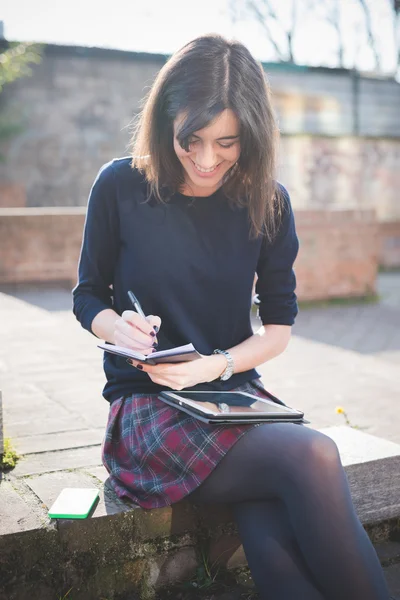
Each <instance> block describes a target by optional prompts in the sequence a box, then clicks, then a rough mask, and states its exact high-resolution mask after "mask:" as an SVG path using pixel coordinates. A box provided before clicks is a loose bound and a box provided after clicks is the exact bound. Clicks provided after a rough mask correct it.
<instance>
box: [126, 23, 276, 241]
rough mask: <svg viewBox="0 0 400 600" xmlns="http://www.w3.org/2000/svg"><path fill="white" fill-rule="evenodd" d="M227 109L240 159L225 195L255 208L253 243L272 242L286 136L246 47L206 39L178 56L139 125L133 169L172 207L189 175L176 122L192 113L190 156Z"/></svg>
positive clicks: (186, 132)
mask: <svg viewBox="0 0 400 600" xmlns="http://www.w3.org/2000/svg"><path fill="white" fill-rule="evenodd" d="M225 109H231V110H232V111H233V112H234V114H235V115H236V117H237V119H238V121H239V126H240V129H239V132H240V133H239V135H240V156H239V159H238V161H237V163H236V164H235V165H234V166H233V167H232V168H231V169H230V171H228V173H227V174H226V176H225V179H224V181H223V184H222V188H223V192H224V194H225V195H226V197H227V198H228V199H229V201H231V202H232V203H234V204H236V205H238V206H246V207H247V209H248V214H249V220H250V235H251V237H252V238H255V237H258V236H260V235H262V234H265V235H267V237H268V239H270V240H272V239H273V237H274V235H275V233H276V230H277V228H278V226H279V220H280V216H281V213H282V206H283V200H282V195H281V193H280V191H279V187H278V185H277V182H276V176H275V170H276V154H277V144H278V140H279V130H278V127H277V123H276V120H275V116H274V112H273V109H272V106H271V94H270V89H269V85H268V83H267V80H266V76H265V73H264V70H263V68H262V66H261V64H260V63H259V62H257V61H256V60H255V59H254V58H253V56H252V55H251V53H250V52H249V50H248V49H247V48H246V47H245V46H244V45H243V44H241V43H240V42H237V41H229V40H226V39H225V38H224V37H222V36H220V35H214V34H211V35H204V36H201V37H198V38H196V39H194V40H192V41H191V42H189V43H188V44H186V45H185V46H183V48H181V49H180V50H178V51H177V52H175V54H173V55H172V57H171V58H170V59H169V60H168V61H167V62H166V64H165V65H164V66H163V67H162V69H161V70H160V71H159V73H158V75H157V77H156V79H155V81H154V84H153V85H152V87H151V89H150V92H149V93H148V95H147V97H146V98H145V100H144V103H143V108H142V111H141V113H140V115H139V116H138V119H137V121H136V124H135V125H134V131H133V138H132V143H131V148H132V150H131V152H132V166H133V167H134V168H135V167H136V168H137V169H139V170H140V171H141V172H143V173H144V174H145V176H146V179H147V181H148V184H149V186H150V189H149V191H150V195H154V196H155V197H156V198H157V199H158V200H159V201H160V202H168V197H169V196H170V195H171V194H173V193H175V192H178V191H180V190H181V189H182V185H183V183H184V175H185V173H184V169H183V167H182V165H181V163H180V162H179V160H178V158H177V156H176V154H175V151H174V147H173V137H174V131H173V124H174V121H175V119H176V118H177V116H178V115H184V119H183V121H182V122H181V124H180V127H179V131H178V133H177V139H178V142H179V144H180V145H181V146H182V148H184V149H185V150H186V151H188V149H189V139H190V137H191V135H192V134H193V133H194V132H195V131H198V130H200V129H203V128H204V127H207V125H209V124H210V123H211V122H212V121H213V120H214V119H215V118H216V117H217V115H219V114H220V113H221V112H222V111H223V110H225Z"/></svg>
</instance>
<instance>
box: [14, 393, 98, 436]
mask: <svg viewBox="0 0 400 600" xmlns="http://www.w3.org/2000/svg"><path fill="white" fill-rule="evenodd" d="M3 404H5V402H3ZM4 412H5V415H6V416H5V419H4V427H5V430H6V433H7V435H8V436H10V437H11V438H13V439H14V438H18V437H24V436H29V435H32V434H35V435H36V434H39V435H40V434H46V433H58V432H59V431H74V430H76V429H77V428H82V426H85V425H88V424H86V423H85V422H84V421H83V422H82V419H81V418H80V416H79V415H78V414H76V415H68V417H57V411H54V413H53V414H54V416H52V417H47V418H46V417H44V416H42V414H41V413H40V412H38V413H37V415H36V417H35V418H34V420H33V421H32V420H27V421H19V422H17V423H13V422H12V421H11V420H8V419H7V407H6V406H5V407H4ZM93 425H94V427H96V425H95V424H93Z"/></svg>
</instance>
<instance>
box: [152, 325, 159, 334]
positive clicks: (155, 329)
mask: <svg viewBox="0 0 400 600" xmlns="http://www.w3.org/2000/svg"><path fill="white" fill-rule="evenodd" d="M153 329H154V331H155V332H156V333H158V332H159V331H160V328H159V327H157V325H154V327H153Z"/></svg>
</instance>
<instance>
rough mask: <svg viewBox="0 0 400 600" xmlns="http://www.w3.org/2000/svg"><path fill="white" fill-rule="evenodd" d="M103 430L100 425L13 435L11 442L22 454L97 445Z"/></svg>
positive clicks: (101, 437)
mask: <svg viewBox="0 0 400 600" xmlns="http://www.w3.org/2000/svg"><path fill="white" fill-rule="evenodd" d="M78 426H79V424H78ZM104 431H105V429H104V427H100V428H98V429H81V430H75V429H74V430H72V431H60V432H57V433H48V434H43V435H30V436H25V437H13V444H14V446H15V449H16V450H17V452H19V453H20V454H24V455H26V454H34V453H36V452H48V451H51V450H66V449H68V448H80V447H82V446H92V445H99V444H101V442H102V440H103V437H104Z"/></svg>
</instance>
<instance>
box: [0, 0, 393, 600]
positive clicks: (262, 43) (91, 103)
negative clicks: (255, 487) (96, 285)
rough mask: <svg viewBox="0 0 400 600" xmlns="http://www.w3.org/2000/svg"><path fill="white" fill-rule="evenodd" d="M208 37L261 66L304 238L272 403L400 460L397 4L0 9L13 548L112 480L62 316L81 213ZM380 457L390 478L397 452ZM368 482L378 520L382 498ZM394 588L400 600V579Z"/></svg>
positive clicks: (255, 2) (267, 380)
mask: <svg viewBox="0 0 400 600" xmlns="http://www.w3.org/2000/svg"><path fill="white" fill-rule="evenodd" d="M211 32H217V33H221V34H223V35H225V36H227V37H229V38H236V39H239V40H240V41H242V42H243V43H245V44H246V45H247V46H248V48H249V49H250V51H251V52H252V53H253V55H254V56H255V57H256V58H257V59H259V60H260V61H261V62H262V64H263V68H264V70H265V73H266V76H267V78H268V80H269V82H270V85H271V89H272V95H273V104H274V108H275V111H276V115H277V118H278V121H279V127H280V131H281V142H280V148H279V171H278V179H279V180H280V181H281V182H282V183H283V184H284V185H285V187H286V188H287V189H288V191H289V193H290V195H291V199H292V204H293V207H294V212H295V219H296V227H297V232H298V236H299V240H300V251H299V255H298V258H297V260H296V263H295V272H296V277H297V294H298V298H299V301H300V311H299V315H298V317H297V319H296V323H295V326H294V327H293V336H292V339H291V342H290V344H289V347H288V349H287V350H286V351H285V352H284V353H283V354H282V355H281V356H279V357H277V358H276V359H274V360H273V361H269V362H267V363H265V364H263V365H261V366H260V368H259V373H260V375H261V376H262V379H263V382H264V385H265V386H266V388H267V389H268V390H269V391H270V392H271V393H273V394H274V395H276V396H277V397H279V398H281V399H282V400H283V401H284V402H285V403H286V404H288V405H289V406H293V407H294V408H298V409H300V410H303V411H304V412H305V416H306V418H307V419H308V420H309V421H310V426H311V427H312V428H315V429H321V428H328V430H327V431H328V435H329V428H332V426H337V425H342V424H343V425H346V426H347V425H350V426H352V427H355V428H358V429H359V430H360V431H361V432H366V433H369V434H372V435H375V436H378V437H380V438H383V439H384V440H390V441H391V442H395V443H396V444H399V443H400V427H399V418H398V417H396V415H398V414H399V411H398V404H399V397H400V393H399V365H400V197H399V190H400V0H201V1H200V2H193V1H188V0H146V2H143V1H139V0H112V2H111V1H106V0H68V1H66V0H64V1H62V0H0V471H1V460H2V459H1V456H2V454H4V456H7V455H9V456H10V457H12V462H13V463H14V464H15V462H16V453H18V454H20V455H23V459H22V460H21V461H20V462H19V463H18V465H17V466H16V469H15V470H14V471H13V474H12V476H13V477H14V483H15V482H17V484H18V485H15V490H17V491H18V490H19V489H20V490H25V492H26V490H27V489H28V486H31V487H30V489H32V490H33V491H34V493H35V498H34V502H33V501H32V502H31V500H32V497H31V496H29V495H26V498H30V500H29V502H30V504H29V506H28V507H25V508H24V510H23V511H22V509H21V508H18V506H25V502H26V500H21V498H20V497H19V495H18V494H17V492H16V491H13V492H12V495H7V494H11V492H8V491H7V489H8V488H6V486H5V485H3V484H4V481H3V483H2V486H1V487H0V492H2V493H3V496H2V498H0V524H1V523H5V524H7V523H11V526H12V527H15V531H20V530H23V529H26V528H29V527H31V523H32V521H31V520H30V519H31V515H32V507H33V506H34V503H35V502H37V501H38V499H39V498H40V499H41V501H43V502H44V503H45V504H47V505H49V497H48V496H46V494H48V493H50V492H48V491H47V490H48V489H49V490H52V493H53V492H54V493H55V492H56V491H57V490H59V488H60V486H61V488H62V487H64V485H72V487H74V486H75V487H76V486H77V485H78V484H81V483H82V481H83V482H84V485H85V486H86V484H87V482H88V481H89V480H88V479H87V477H88V476H89V475H88V474H90V475H91V476H92V475H93V476H94V477H96V478H98V480H101V481H104V479H105V478H106V477H107V475H106V473H105V470H104V469H103V467H101V442H102V439H103V436H104V428H105V424H106V420H107V416H108V409H109V406H108V403H107V402H105V401H104V400H102V397H101V391H102V388H103V385H104V374H103V372H102V352H100V350H99V349H98V348H97V339H96V338H95V337H94V336H91V335H89V334H88V332H86V331H84V330H83V329H82V328H81V327H80V325H79V324H78V323H77V322H76V320H75V317H74V316H73V314H72V311H71V288H72V287H73V286H74V285H75V283H76V277H77V264H78V257H79V251H80V247H81V240H82V232H83V226H84V220H85V213H86V205H87V198H88V194H89V190H90V188H91V185H92V183H93V181H94V179H95V177H96V174H97V173H98V171H99V169H100V167H101V166H102V165H103V164H104V163H106V162H108V161H110V160H111V159H112V158H114V157H121V156H125V155H127V153H128V150H127V148H128V144H129V139H130V131H131V123H132V120H133V119H134V117H135V115H137V114H138V111H139V110H140V106H141V102H142V100H143V98H144V96H145V94H146V92H147V91H148V90H149V88H150V86H151V84H152V82H153V81H154V78H155V76H156V74H157V72H158V71H159V69H160V68H161V67H162V65H163V64H164V63H165V61H166V60H167V59H168V57H169V56H170V55H171V53H173V52H174V51H175V50H177V49H179V48H180V47H181V46H182V45H183V44H185V43H186V42H188V41H189V40H191V39H192V38H194V37H196V36H198V35H201V34H204V33H211ZM104 244H105V245H106V244H107V240H104ZM227 302H229V298H227ZM255 310H256V309H255V307H253V313H252V319H253V325H254V329H256V328H258V327H259V321H258V319H257V317H256V312H255ZM188 341H190V340H188ZM2 398H3V401H4V425H5V435H6V439H5V444H3V439H2V400H1V399H2ZM343 419H345V420H343ZM343 429H345V430H346V431H345V434H346V438H344V439H349V440H350V441H349V442H348V450H347V451H348V452H349V456H350V455H351V457H353V456H354V457H356V458H355V459H354V460H356V462H357V463H361V462H364V461H367V460H368V457H369V456H371V457H372V456H374V457H375V454H373V453H374V452H375V450H374V448H375V445H374V442H373V439H372V438H370V437H369V438H365V440H364V441H363V440H362V439H361V437H359V438H358V439H360V440H361V441H360V442H359V443H360V445H359V446H358V445H357V444H358V442H357V444H356V445H355V446H354V445H353V440H354V439H356V440H357V436H356V435H355V436H352V437H351V438H347V433H349V430H348V429H347V428H343ZM355 433H356V432H354V434H355ZM357 433H358V432H357ZM384 440H380V442H379V444H380V443H381V442H383V441H384ZM377 447H379V448H381V447H382V448H386V446H382V445H378V446H377ZM3 448H4V451H3ZM7 448H8V450H7ZM10 448H11V450H10ZM14 448H15V451H14ZM350 448H351V450H350ZM385 452H386V450H385ZM387 452H388V454H384V452H383V450H382V453H381V450H379V459H381V458H382V457H383V456H389V457H390V460H391V459H393V462H390V465H395V464H397V463H395V462H394V460H395V459H396V460H397V458H396V456H395V455H397V454H399V452H400V450H399V446H395V445H393V446H390V448H389V449H388V450H387ZM376 456H378V454H377V455H376ZM352 460H353V458H352ZM8 464H11V461H10V462H9V463H8ZM370 464H372V463H370ZM354 466H356V467H361V464H356V465H354ZM364 466H365V467H366V469H367V470H368V469H369V470H370V473H371V478H374V479H375V478H377V480H379V481H382V482H385V483H379V485H381V486H383V487H382V489H380V490H379V492H380V499H379V501H378V502H377V504H378V508H377V510H382V513H380V514H382V515H383V514H385V515H389V514H390V515H391V516H392V517H393V516H396V518H397V517H398V509H397V507H398V489H397V487H396V485H397V483H396V478H395V477H393V478H392V479H393V482H392V479H390V478H391V474H392V472H394V468H395V467H394V466H390V468H389V467H388V463H385V464H384V465H383V466H382V463H381V462H379V464H378V463H375V461H374V464H373V466H372V467H371V468H370V467H369V465H364ZM378 471H379V472H380V473H382V474H383V475H382V476H383V477H384V478H383V479H379V477H378ZM357 472H358V473H359V474H360V475H359V477H360V482H361V484H360V485H361V486H362V489H363V492H362V495H364V493H365V497H366V499H367V505H368V511H370V509H371V506H372V504H374V503H375V501H371V497H372V498H377V497H378V496H377V495H376V496H374V495H373V494H377V490H378V488H377V487H376V486H375V481H374V484H373V485H372V484H371V485H369V484H368V485H365V481H367V479H364V475H363V474H364V471H360V470H358V469H357ZM57 473H59V475H58V476H57ZM361 474H362V476H361ZM27 476H29V477H27ZM57 477H58V479H57ZM82 477H83V478H84V479H82ZM397 479H398V478H397ZM0 480H1V473H0ZM368 481H370V479H368ZM371 481H372V479H371ZM6 483H7V482H6ZM96 485H97V484H96ZM377 485H378V484H377ZM40 486H41V487H40ZM79 487H82V485H79ZM61 488H60V489H61ZM43 490H45V493H44V492H43ZM374 490H375V491H374ZM25 492H24V494H25ZM42 492H43V493H42ZM30 493H31V492H30ZM57 493H58V492H57ZM4 494H5V495H4ZM371 494H372V496H371ZM24 497H25V496H24ZM4 498H5V500H4ZM54 498H55V496H54ZM381 499H382V501H381ZM371 502H372V504H371ZM42 506H43V505H42ZM374 509H375V507H374ZM41 510H42V512H43V509H41ZM396 510H397V512H396ZM4 511H5V512H4ZM385 511H386V512H385ZM390 511H391V512H390ZM43 514H44V513H43ZM368 514H370V512H368ZM385 518H386V517H385ZM385 523H386V521H385ZM40 527H43V518H42V520H41V524H40ZM135 527H136V525H135ZM104 531H105V530H104ZM385 531H388V529H387V528H386V525H385ZM0 534H1V527H0ZM85 535H86V534H85ZM8 537H9V536H8ZM111 538H112V536H111V537H110V539H111ZM24 539H26V538H24ZM36 539H38V538H36V537H35V540H36ZM41 539H42V538H41ZM43 539H47V538H43ZM385 539H386V538H385ZM393 539H397V538H395V537H394V536H393ZM52 543H53V542H52ZM85 543H86V542H85ZM7 544H9V542H7ZM32 547H33V546H32ZM35 547H36V541H35ZM85 547H86V546H85ZM96 547H97V546H96ZM10 548H13V546H12V545H11V546H10ZM10 552H11V551H10ZM396 552H397V559H396V560H397V561H398V557H399V556H400V554H399V551H398V550H396ZM45 555H46V556H47V554H45ZM32 556H34V557H35V560H36V553H33V555H32ZM387 556H389V555H387ZM32 560H33V559H32ZM79 560H80V559H79ZM390 560H391V559H390ZM14 562H15V561H14V559H13V564H14ZM72 562H73V561H71V564H72ZM24 564H25V563H24ZM82 564H85V565H87V564H89V563H87V561H86V555H85V561H84V563H83V562H82ZM90 564H92V563H90ZM132 564H133V563H132ZM387 564H389V560H388V561H387ZM102 565H103V563H102ZM103 566H104V565H103ZM141 568H142V567H140V569H141ZM24 569H25V566H24ZM37 569H38V567H37V565H36V563H35V567H34V570H33V571H32V573H33V575H32V578H33V576H34V579H32V581H34V589H35V592H37V589H38V588H37V585H38V584H39V582H38V576H37V573H38V572H39V571H38V570H37ZM85 569H86V567H85ZM135 569H136V567H135ZM389 569H391V573H392V574H390V573H389ZM39 570H40V566H39ZM103 571H104V569H103ZM112 571H113V569H112V570H111V571H108V570H106V572H107V573H110V577H114V575H113V574H112ZM120 571H121V577H122V573H125V572H128V571H124V570H123V569H121V570H120ZM44 572H46V573H47V567H46V569H44ZM60 572H61V571H60ZM62 572H63V573H64V570H62ZM131 572H132V573H133V567H132V568H131V567H129V573H131ZM138 572H139V571H138ZM85 575H86V570H85ZM97 575H98V573H97V571H96V573H95V575H93V577H94V578H97ZM107 576H108V575H107ZM132 576H133V575H132ZM386 576H387V578H388V581H389V578H390V577H391V578H392V579H390V582H391V583H390V587H391V593H397V594H398V595H400V570H399V565H398V564H393V565H392V566H391V567H388V569H387V572H386ZM63 577H64V575H63ZM88 577H89V580H90V582H91V581H92V579H90V577H92V575H90V576H89V575H88ZM17 579H18V582H19V583H21V586H24V585H25V582H26V574H25V572H24V576H23V578H22V579H21V578H19V576H18V577H16V578H15V581H17ZM63 581H64V579H63ZM65 581H66V580H65ZM93 581H94V579H93ZM96 581H97V579H96ZM102 581H103V580H102V579H101V578H100V576H99V578H98V582H99V583H98V584H97V583H96V585H99V586H101V582H102ZM110 581H111V579H110ZM19 583H18V585H19ZM74 585H75V584H74ZM90 585H91V584H90ZM110 586H111V587H112V589H113V593H114V588H113V586H114V579H113V580H112V584H110ZM18 589H19V588H18ZM21 589H22V588H21ZM40 589H41V588H40ZM85 589H86V588H85ZM124 589H125V588H124ZM146 589H147V588H146ZM57 591H60V593H61V590H57ZM101 592H102V593H101V596H102V597H103V595H106V589H105V588H104V589H102V590H101ZM37 593H39V592H37ZM68 594H69V592H68V593H67V595H68ZM73 594H75V591H74V592H73ZM110 595H112V594H111V593H110ZM24 597H25V596H24ZM26 597H27V596H26ZM29 597H32V598H33V596H31V595H29ZM36 597H37V596H36ZM43 597H44V595H43ZM46 597H47V596H46ZM52 597H53V596H52ZM57 597H60V596H59V595H58V594H57ZM65 597H66V596H65ZM74 597H75V596H74ZM88 597H89V596H88ZM96 597H97V596H96Z"/></svg>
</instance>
